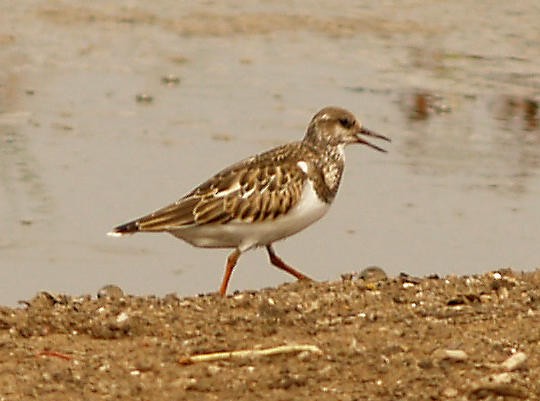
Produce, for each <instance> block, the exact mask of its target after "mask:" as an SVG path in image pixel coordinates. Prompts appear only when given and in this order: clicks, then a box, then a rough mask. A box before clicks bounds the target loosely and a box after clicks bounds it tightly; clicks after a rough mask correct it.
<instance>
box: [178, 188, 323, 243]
mask: <svg viewBox="0 0 540 401" xmlns="http://www.w3.org/2000/svg"><path fill="white" fill-rule="evenodd" d="M329 207H330V205H329V204H327V203H325V202H323V201H322V200H320V199H319V198H318V197H317V194H316V193H315V190H314V189H313V185H312V184H311V182H310V181H309V180H306V185H305V187H304V192H303V196H302V198H301V200H300V202H299V203H298V205H296V206H295V207H294V208H292V209H291V210H290V211H289V213H287V214H286V215H285V216H280V217H278V218H276V219H274V220H271V221H266V222H261V223H252V224H248V223H241V222H234V221H231V222H229V223H227V224H218V225H206V226H192V227H186V228H183V229H181V230H178V231H175V232H172V234H173V235H174V236H176V237H178V238H181V239H183V240H184V241H187V242H189V243H190V244H192V245H194V246H198V247H203V248H239V249H240V250H241V251H242V252H243V251H246V250H248V249H250V248H253V247H256V246H261V245H268V244H271V243H273V242H275V241H279V240H281V239H283V238H286V237H288V236H290V235H293V234H295V233H297V232H299V231H301V230H303V229H304V228H306V227H307V226H309V225H310V224H313V223H314V222H316V221H317V220H319V219H320V218H321V217H323V216H324V214H325V213H326V212H327V211H328V208H329Z"/></svg>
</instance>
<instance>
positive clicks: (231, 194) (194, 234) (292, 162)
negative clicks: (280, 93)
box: [108, 106, 391, 296]
mask: <svg viewBox="0 0 540 401" xmlns="http://www.w3.org/2000/svg"><path fill="white" fill-rule="evenodd" d="M366 137H372V138H378V139H382V140H384V141H387V142H390V141H391V140H390V138H388V137H386V136H383V135H380V134H378V133H376V132H374V131H371V130H369V129H367V128H365V127H364V126H363V125H362V124H361V123H360V121H359V120H358V119H356V117H355V116H354V115H353V114H352V113H351V112H350V111H348V110H345V109H343V108H340V107H335V106H328V107H324V108H323V109H321V110H320V111H319V112H317V113H316V114H315V115H314V116H313V118H312V119H311V121H310V123H309V125H308V127H307V130H306V133H305V136H304V138H303V139H302V140H300V141H295V142H290V143H287V144H285V145H281V146H278V147H275V148H273V149H271V150H268V151H266V152H263V153H260V154H257V155H254V156H251V157H248V158H246V159H244V160H241V161H239V162H237V163H235V164H232V165H231V166H229V167H227V168H225V169H223V170H221V171H220V172H218V173H217V174H215V175H214V176H212V177H211V178H210V179H208V180H206V181H205V182H203V183H202V184H201V185H199V186H198V187H196V188H195V189H193V190H192V191H191V192H189V193H187V194H186V195H184V196H183V197H181V198H180V199H178V200H177V201H176V202H174V203H172V204H169V205H168V206H165V207H163V208H161V209H158V210H156V211H154V212H152V213H150V214H147V215H145V216H143V217H140V218H137V219H135V220H132V221H129V222H127V223H124V224H121V225H119V226H117V227H115V228H113V229H112V231H110V232H109V233H108V235H111V236H115V237H117V236H123V235H127V234H134V233H138V232H166V233H170V234H172V235H173V236H175V237H177V238H179V239H182V240H184V241H186V242H188V243H189V244H191V245H193V246H195V247H202V248H230V249H232V252H231V253H230V254H229V256H228V257H227V260H226V264H225V272H224V275H223V279H222V281H221V286H220V288H219V294H220V295H221V296H225V295H226V293H227V287H228V285H229V281H230V278H231V275H232V272H233V269H234V268H235V266H236V264H237V262H238V259H239V258H240V256H241V255H242V254H243V253H244V252H246V251H248V250H251V249H254V248H258V247H265V248H266V251H267V253H268V257H269V260H270V263H271V264H272V265H274V266H275V267H277V268H279V269H281V270H283V271H285V272H287V273H289V274H291V275H292V276H294V277H296V278H297V279H298V280H311V279H310V278H309V277H308V276H306V275H305V274H304V273H301V272H300V271H298V270H296V269H295V268H293V267H292V266H290V265H289V264H287V263H286V262H285V261H283V259H281V258H280V257H279V256H278V255H277V254H276V252H275V250H274V247H273V244H274V243H275V242H276V241H279V240H283V239H285V238H287V237H289V236H291V235H293V234H296V233H298V232H299V231H302V230H303V229H305V228H306V227H308V226H310V225H311V224H313V223H315V222H316V221H318V220H319V219H321V218H322V217H323V216H324V215H325V214H326V212H327V211H328V209H329V208H330V205H331V204H332V201H333V200H334V199H335V197H336V194H337V191H338V188H339V186H340V182H341V178H342V175H343V171H344V167H345V153H344V149H345V147H346V146H347V145H350V144H362V145H365V146H368V147H371V148H373V149H375V150H377V151H380V152H386V150H385V149H383V148H381V147H379V146H377V145H375V144H372V143H370V142H368V140H367V139H366Z"/></svg>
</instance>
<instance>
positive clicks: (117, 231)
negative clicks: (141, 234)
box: [107, 220, 139, 237]
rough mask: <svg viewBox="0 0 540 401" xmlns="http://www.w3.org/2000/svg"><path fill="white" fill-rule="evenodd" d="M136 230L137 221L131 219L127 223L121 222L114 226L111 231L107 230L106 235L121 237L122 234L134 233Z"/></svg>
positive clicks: (137, 229) (137, 227)
mask: <svg viewBox="0 0 540 401" xmlns="http://www.w3.org/2000/svg"><path fill="white" fill-rule="evenodd" d="M137 231H139V221H138V220H133V221H130V222H129V223H126V224H122V225H120V226H118V227H114V228H113V229H112V231H109V232H108V233H107V235H109V236H111V237H121V236H122V235H126V234H134V233H136V232H137Z"/></svg>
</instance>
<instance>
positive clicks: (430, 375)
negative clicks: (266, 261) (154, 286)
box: [0, 269, 540, 400]
mask: <svg viewBox="0 0 540 401" xmlns="http://www.w3.org/2000/svg"><path fill="white" fill-rule="evenodd" d="M283 345H288V346H291V347H289V348H276V349H275V350H274V351H275V354H274V355H261V354H257V353H252V354H250V355H248V356H237V355H232V357H231V355H227V354H225V355H218V356H217V357H216V358H218V359H216V360H210V361H193V360H190V359H189V357H193V356H195V355H200V354H208V353H214V352H220V351H226V352H231V351H238V350H264V349H272V348H274V347H278V346H283ZM299 345H303V346H308V345H309V346H311V347H304V348H301V347H300V349H295V347H294V346H299ZM539 353H540V270H536V271H534V272H530V273H519V272H515V271H511V270H504V271H497V272H489V273H486V274H483V275H478V276H469V277H445V278H439V277H436V276H433V277H427V278H415V277H410V276H406V275H402V276H400V277H396V278H386V277H385V275H384V273H382V271H379V270H377V269H372V270H367V271H364V272H362V273H357V274H348V275H344V276H343V277H342V278H341V280H340V281H336V282H328V283H314V282H304V283H290V284H284V285H282V286H280V287H279V288H270V289H264V290H262V291H257V292H239V293H235V294H232V295H230V296H228V297H226V298H220V297H219V296H217V295H216V294H208V295H201V296H198V297H193V298H179V297H177V296H176V295H174V294H171V295H167V296H165V297H163V298H158V297H137V296H131V295H125V294H123V292H122V290H121V289H120V288H118V287H115V286H108V287H104V288H103V289H101V290H100V292H99V293H98V296H97V297H93V296H90V295H87V296H82V297H73V296H68V295H54V294H49V293H44V292H42V293H40V294H38V295H36V297H34V298H33V299H31V300H30V301H25V302H21V307H19V308H8V307H1V308H0V400H28V399H40V400H58V399H72V400H73V399H80V400H113V399H114V400H133V399H141V400H232V399H235V400H308V399H309V400H314V399H316V400H438V399H454V400H513V399H516V400H517V399H520V400H539V399H540V369H539V365H540V357H539ZM189 362H191V363H189Z"/></svg>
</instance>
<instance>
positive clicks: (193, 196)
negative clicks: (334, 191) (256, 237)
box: [114, 143, 307, 233]
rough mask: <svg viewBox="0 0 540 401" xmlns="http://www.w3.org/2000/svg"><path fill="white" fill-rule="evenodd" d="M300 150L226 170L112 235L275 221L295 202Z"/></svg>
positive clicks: (301, 181) (300, 180) (300, 181)
mask: <svg viewBox="0 0 540 401" xmlns="http://www.w3.org/2000/svg"><path fill="white" fill-rule="evenodd" d="M300 146H301V144H300V143H298V144H297V146H296V148H294V149H295V150H294V151H291V148H285V147H279V148H276V149H274V150H273V151H269V152H266V153H263V154H261V155H259V156H254V157H251V158H249V159H246V160H243V161H241V162H239V163H237V164H235V165H232V166H231V167H229V168H227V169H225V170H223V171H221V172H219V173H218V174H216V175H215V176H214V177H212V178H210V179H209V180H207V181H205V182H204V183H203V184H201V185H200V186H199V187H197V188H195V189H194V190H193V191H192V192H190V193H189V194H187V195H186V196H184V197H183V198H181V199H179V200H178V201H177V202H175V203H173V204H171V205H168V206H166V207H164V208H162V209H159V210H156V211H155V212H153V213H150V214H149V215H146V216H144V217H141V218H139V219H137V220H133V221H131V222H129V223H126V224H123V225H121V226H118V227H116V228H115V229H114V232H118V233H130V232H136V231H174V230H178V229H182V228H184V227H191V226H194V225H206V224H223V223H226V222H229V221H232V220H234V221H238V222H244V223H252V222H260V221H266V220H271V219H276V218H278V217H279V216H282V215H284V214H285V213H287V212H288V211H289V210H290V209H291V208H292V207H294V206H295V205H296V204H297V203H298V202H299V200H300V196H301V194H302V190H303V188H304V185H305V180H306V179H307V175H306V173H305V171H304V170H302V169H301V168H300V167H299V166H298V165H297V162H298V161H299V160H300V159H299V158H298V152H297V151H298V150H299V149H300ZM286 149H287V150H286Z"/></svg>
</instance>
